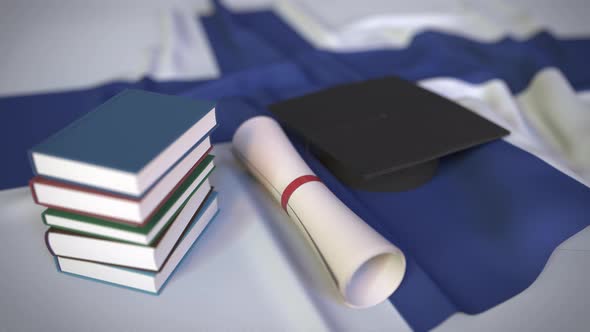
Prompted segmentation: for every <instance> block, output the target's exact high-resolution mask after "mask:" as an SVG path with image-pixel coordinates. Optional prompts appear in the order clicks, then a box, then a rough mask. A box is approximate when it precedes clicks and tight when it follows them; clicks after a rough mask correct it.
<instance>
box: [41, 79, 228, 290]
mask: <svg viewBox="0 0 590 332" xmlns="http://www.w3.org/2000/svg"><path fill="white" fill-rule="evenodd" d="M214 107H215V104H214V103H213V102H207V101H195V100H190V99H183V98H179V97H173V96H166V95H161V94H156V93H151V92H146V91H140V90H126V91H124V92H122V93H120V94H118V95H117V96H115V97H113V98H112V99H110V100H108V101H107V102H106V103H104V104H102V105H101V106H99V107H98V108H96V109H95V110H93V111H92V112H90V113H88V114H87V115H85V116H84V117H82V118H80V119H78V120H77V121H75V122H73V123H72V124H71V125H69V126H68V127H66V128H65V129H63V130H61V131H60V132H58V133H56V134H55V135H53V136H51V137H49V138H48V139H47V140H45V141H44V142H42V143H41V144H39V145H37V146H35V147H34V148H33V149H32V150H31V151H30V159H31V164H32V167H33V170H34V172H35V174H36V176H35V177H34V178H33V179H31V182H30V187H31V192H32V194H33V198H34V199H35V202H36V203H37V204H40V205H44V206H47V207H48V209H47V210H45V211H44V212H43V214H42V219H43V221H44V222H45V223H46V224H47V225H48V226H50V228H49V230H48V231H47V233H46V242H47V247H48V248H49V251H50V252H51V253H52V254H53V255H54V256H55V259H56V263H57V266H58V270H60V271H62V272H65V273H69V274H74V275H78V276H82V277H87V278H92V279H96V280H100V281H104V282H108V283H113V284H118V285H122V286H126V287H131V288H135V289H140V290H143V291H147V292H152V293H158V292H159V291H160V289H161V288H162V286H163V285H164V284H165V283H166V280H168V278H169V276H170V275H171V274H172V272H173V271H174V269H175V268H176V266H177V265H178V264H179V262H180V261H181V260H182V258H183V257H184V255H185V254H186V252H187V251H188V250H189V249H190V248H191V246H192V244H193V243H194V242H195V240H196V239H197V237H198V236H199V235H200V234H201V233H202V232H203V230H204V228H205V227H206V226H207V225H208V224H209V222H210V221H211V220H212V219H213V218H214V217H215V216H216V214H217V212H218V205H217V194H216V192H215V191H213V189H212V187H211V185H210V183H209V180H208V177H209V175H210V174H211V172H212V171H213V169H214V165H213V156H212V155H210V154H209V152H210V151H211V142H210V139H209V135H210V133H211V131H212V130H213V129H214V128H215V127H216V118H215V108H214Z"/></svg>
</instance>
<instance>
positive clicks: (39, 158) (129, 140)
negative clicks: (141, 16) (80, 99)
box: [30, 90, 216, 197]
mask: <svg viewBox="0 0 590 332" xmlns="http://www.w3.org/2000/svg"><path fill="white" fill-rule="evenodd" d="M215 126H216V119H215V103H214V102H210V101H197V100H191V99H185V98H182V97H176V96H167V95H162V94H157V93H152V92H147V91H141V90H125V91H123V92H122V93H120V94H118V95H116V96H115V97H113V98H111V99H110V100H108V101H107V102H106V103H104V104H102V105H100V106H99V107H98V108H96V109H95V110H93V111H92V112H90V113H88V114H87V115H85V116H83V117H82V118H80V119H78V120H76V121H74V122H73V123H71V124H70V125H69V126H67V127H66V128H64V129H62V130H61V131H59V132H58V133H56V134H54V135H53V136H51V137H49V138H48V139H46V140H45V141H43V142H42V143H40V144H38V145H37V146H35V147H33V148H32V149H31V150H30V159H31V163H32V166H33V170H34V171H35V173H36V174H38V175H41V176H44V177H49V178H54V179H58V180H60V181H65V182H72V183H77V184H81V185H85V186H89V187H94V188H96V189H100V190H106V191H111V192H116V193H121V194H126V195H130V196H133V197H140V196H142V195H143V194H144V193H145V192H146V191H148V189H149V188H150V187H151V186H152V185H154V184H155V183H156V182H158V180H159V179H160V178H161V177H162V176H163V175H164V174H165V173H166V172H168V171H169V170H170V169H171V168H172V166H173V165H174V164H176V162H177V161H179V160H180V159H182V157H183V156H184V155H185V154H187V152H188V151H189V150H190V149H191V147H193V146H194V144H195V142H198V141H200V140H201V139H202V138H203V137H205V136H207V134H208V133H209V132H210V131H211V130H212V129H213V128H214V127H215Z"/></svg>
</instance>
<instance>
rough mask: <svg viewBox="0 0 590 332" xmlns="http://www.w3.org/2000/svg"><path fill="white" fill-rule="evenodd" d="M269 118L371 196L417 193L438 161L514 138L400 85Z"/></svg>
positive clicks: (384, 83) (359, 86)
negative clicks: (275, 118) (481, 146)
mask: <svg viewBox="0 0 590 332" xmlns="http://www.w3.org/2000/svg"><path fill="white" fill-rule="evenodd" d="M270 110H271V112H273V113H274V114H275V115H276V117H277V118H278V120H279V121H280V122H281V123H282V124H283V125H285V126H286V127H287V129H291V130H292V131H294V132H295V133H296V134H298V135H299V136H301V137H302V138H303V139H304V140H305V141H306V143H307V144H309V148H310V150H311V151H312V153H314V154H315V155H316V157H317V158H318V159H319V160H320V161H321V162H322V163H323V164H324V165H325V166H326V167H327V168H328V169H329V170H330V171H331V172H332V173H333V174H334V175H335V176H336V177H337V178H338V179H340V181H342V182H343V183H344V184H346V185H348V186H350V187H353V188H355V189H361V190H368V191H401V190H408V189H412V188H415V187H417V186H420V185H422V184H424V183H425V182H427V181H428V180H430V179H431V178H432V177H433V176H434V175H435V173H436V169H437V165H438V159H439V158H440V157H443V156H446V155H449V154H451V153H455V152H458V151H461V150H465V149H468V148H470V147H473V146H476V145H479V144H482V143H485V142H489V141H491V140H494V139H498V138H500V137H502V136H505V135H508V134H509V132H508V131H507V130H506V129H504V128H502V127H500V126H498V125H496V124H494V123H492V122H490V121H488V120H486V119H484V118H482V117H480V116H479V115H477V114H475V113H473V112H472V111H470V110H468V109H466V108H464V107H462V106H460V105H458V104H456V103H454V102H452V101H450V100H448V99H446V98H443V97H441V96H439V95H437V94H434V93H432V92H430V91H427V90H425V89H423V88H421V87H419V86H417V85H416V84H414V83H411V82H408V81H405V80H403V79H400V78H398V77H387V78H381V79H375V80H369V81H364V82H359V83H353V84H346V85H340V86H336V87H333V88H329V89H326V90H322V91H319V92H316V93H312V94H308V95H304V96H301V97H297V98H294V99H289V100H286V101H282V102H279V103H276V104H273V105H271V106H270Z"/></svg>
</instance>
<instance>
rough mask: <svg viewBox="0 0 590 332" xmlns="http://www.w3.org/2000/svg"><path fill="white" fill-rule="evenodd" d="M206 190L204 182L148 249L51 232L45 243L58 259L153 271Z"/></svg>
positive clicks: (200, 202)
mask: <svg viewBox="0 0 590 332" xmlns="http://www.w3.org/2000/svg"><path fill="white" fill-rule="evenodd" d="M210 190H211V186H210V185H209V181H208V180H205V182H204V183H203V184H202V185H201V186H200V187H199V189H197V191H196V192H195V193H194V194H193V195H192V196H191V198H190V199H189V200H188V202H187V203H186V205H185V206H184V207H183V208H182V210H181V211H180V212H179V213H178V215H177V216H176V218H174V220H173V221H172V224H171V225H170V227H169V228H168V229H167V230H166V232H165V233H164V235H163V236H162V237H161V238H160V239H159V240H158V241H157V242H156V243H153V244H152V245H149V246H144V245H137V244H132V243H124V242H117V241H110V240H105V239H97V238H93V237H88V236H79V235H76V234H71V233H63V232H55V231H51V232H49V233H48V236H47V242H48V243H49V246H50V247H51V250H52V251H53V253H54V254H55V255H58V256H65V257H69V258H75V259H82V260H89V261H94V262H104V263H107V264H115V265H121V266H126V267H132V268H138V269H143V270H151V271H157V270H159V269H160V267H161V266H162V264H163V263H164V260H165V259H166V258H167V257H168V255H169V254H170V251H171V250H172V249H173V247H174V245H175V244H176V241H177V240H178V239H179V238H180V236H181V235H182V233H183V232H184V230H185V228H186V227H187V225H188V224H189V223H190V222H191V221H192V218H193V216H194V214H195V212H197V209H199V206H201V204H202V203H203V202H204V200H205V197H206V196H207V194H208V193H209V191H210ZM174 211H176V210H174Z"/></svg>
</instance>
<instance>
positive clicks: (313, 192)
mask: <svg viewBox="0 0 590 332" xmlns="http://www.w3.org/2000/svg"><path fill="white" fill-rule="evenodd" d="M233 151H234V154H235V155H236V156H237V157H238V159H240V160H241V161H242V162H243V163H244V164H245V165H246V167H247V168H248V169H249V170H250V171H251V172H252V173H253V174H254V176H255V177H256V178H257V179H258V180H259V181H260V182H262V184H264V186H265V187H266V188H267V189H268V191H270V193H271V194H272V195H273V197H274V198H275V199H276V200H277V201H278V202H281V196H282V194H283V191H284V190H285V188H287V186H288V185H289V184H290V183H291V182H292V181H293V180H295V179H296V178H298V177H300V176H304V175H314V173H313V172H312V170H311V169H310V168H309V167H308V166H307V164H306V163H305V162H304V161H303V159H302V158H301V157H300V156H299V154H298V153H297V151H296V150H295V148H294V147H293V145H292V144H291V142H289V139H288V138H287V136H286V135H285V133H284V132H283V130H282V129H281V127H280V126H279V124H278V123H277V122H276V121H275V120H273V119H272V118H270V117H266V116H258V117H254V118H252V119H249V120H248V121H246V122H244V123H243V124H242V125H241V126H240V127H239V128H238V130H237V131H236V133H235V134H234V137H233ZM286 211H287V213H288V215H289V217H290V218H291V219H292V220H293V221H294V222H295V223H296V224H297V225H298V226H299V227H300V229H301V230H302V231H303V232H304V233H305V234H306V235H307V238H308V240H310V241H311V244H312V245H313V246H314V248H315V249H316V251H317V253H318V254H319V256H320V258H321V259H322V260H323V262H324V264H325V266H326V267H327V269H328V271H329V272H330V274H331V275H332V278H333V279H334V281H335V283H336V286H337V287H338V289H339V291H340V294H342V296H343V298H344V303H346V304H347V305H349V306H351V307H356V308H365V307H370V306H373V305H375V304H378V303H380V302H382V301H384V300H385V299H387V298H388V297H389V296H390V295H391V294H392V293H393V292H394V291H395V290H396V289H397V287H398V286H399V284H400V283H401V281H402V279H403V276H404V273H405V270H406V261H405V257H404V255H403V253H402V252H401V251H400V250H399V249H398V248H397V247H396V246H394V245H393V244H391V243H390V242H389V241H387V240H386V239H385V238H384V237H383V236H381V235H380V234H379V233H377V232H376V231H375V230H374V229H373V228H371V227H370V226H369V225H367V224H366V223H365V222H364V221H363V220H362V219H360V218H359V217H358V216H357V215H356V214H355V213H354V212H352V211H351V210H350V209H349V208H348V207H347V206H346V205H345V204H344V203H342V202H341V201H340V200H339V199H338V198H337V197H336V196H335V195H334V194H333V193H332V192H331V191H330V190H329V189H328V188H327V187H326V186H325V185H324V184H323V183H322V182H319V181H312V182H306V183H304V184H302V185H301V186H299V187H297V188H296V189H295V191H293V193H292V194H291V196H290V197H289V200H288V204H287V205H286Z"/></svg>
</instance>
